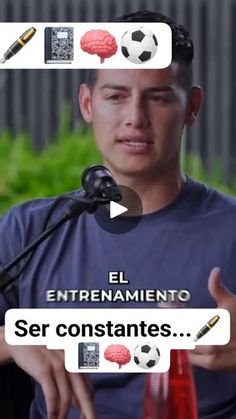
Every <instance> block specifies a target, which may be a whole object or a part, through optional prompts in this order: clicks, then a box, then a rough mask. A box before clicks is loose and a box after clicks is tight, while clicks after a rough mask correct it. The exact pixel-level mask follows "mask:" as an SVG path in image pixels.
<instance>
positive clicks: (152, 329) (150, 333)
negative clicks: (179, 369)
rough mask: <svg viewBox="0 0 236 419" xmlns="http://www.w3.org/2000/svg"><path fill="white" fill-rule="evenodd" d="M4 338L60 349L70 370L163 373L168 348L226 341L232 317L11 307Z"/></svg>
mask: <svg viewBox="0 0 236 419" xmlns="http://www.w3.org/2000/svg"><path fill="white" fill-rule="evenodd" d="M5 338H6V342H7V343H8V344H10V345H46V346H47V347H48V349H64V350H65V367H66V369H67V370H69V371H71V372H78V371H81V370H82V371H85V372H88V371H90V370H91V369H93V370H94V371H95V372H112V371H113V372H115V371H122V372H140V371H143V372H150V369H151V370H153V371H156V372H164V371H167V370H168V369H169V366H170V350H171V349H194V348H195V346H196V345H225V344H226V343H228V342H229V340H230V315H229V312H228V311H227V310H224V309H218V308H217V309H182V308H181V309H167V308H165V309H109V310H108V309H11V310H8V311H7V312H6V315H5Z"/></svg>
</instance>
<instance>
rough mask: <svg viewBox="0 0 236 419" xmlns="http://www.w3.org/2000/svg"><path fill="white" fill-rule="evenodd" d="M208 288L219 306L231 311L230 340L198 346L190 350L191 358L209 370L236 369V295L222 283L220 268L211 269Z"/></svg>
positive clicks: (193, 361) (193, 362) (194, 363)
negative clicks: (221, 343) (222, 343)
mask: <svg viewBox="0 0 236 419" xmlns="http://www.w3.org/2000/svg"><path fill="white" fill-rule="evenodd" d="M208 289H209V292H210V294H211V296H212V298H213V299H214V300H215V302H216V303H217V307H219V308H225V309H227V310H228V311H229V313H230V316H231V337H230V342H229V343H228V344H227V345H211V346H209V345H208V346H196V348H195V349H194V350H193V351H190V354H189V355H190V360H191V362H192V364H193V365H197V366H199V367H203V368H207V369H209V370H216V371H217V370H222V371H236V295H234V294H232V293H231V292H230V291H229V290H228V289H227V288H225V287H224V285H223V284H222V283H221V281H220V269H219V268H214V269H213V270H212V271H211V274H210V277H209V280H208Z"/></svg>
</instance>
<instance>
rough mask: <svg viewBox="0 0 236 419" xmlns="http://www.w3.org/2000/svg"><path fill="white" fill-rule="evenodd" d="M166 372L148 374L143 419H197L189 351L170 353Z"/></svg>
mask: <svg viewBox="0 0 236 419" xmlns="http://www.w3.org/2000/svg"><path fill="white" fill-rule="evenodd" d="M170 362H171V364H170V369H169V371H167V372H166V373H151V374H147V381H146V388H145V398H144V415H143V419H197V418H198V415H197V400H196V393H195V386H194V381H193V375H192V368H191V365H190V362H189V357H188V351H186V350H183V349H181V350H180V349H175V350H172V351H171V353H170Z"/></svg>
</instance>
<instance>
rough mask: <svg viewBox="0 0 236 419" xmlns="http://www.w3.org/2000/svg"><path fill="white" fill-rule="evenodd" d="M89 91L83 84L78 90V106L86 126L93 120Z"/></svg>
mask: <svg viewBox="0 0 236 419" xmlns="http://www.w3.org/2000/svg"><path fill="white" fill-rule="evenodd" d="M91 100H92V99H91V90H90V89H89V87H88V85H87V84H85V83H83V84H81V86H80V90H79V106H80V111H81V114H82V116H83V118H84V120H85V122H87V123H88V124H89V123H91V122H92V120H93V115H92V114H93V112H92V104H91Z"/></svg>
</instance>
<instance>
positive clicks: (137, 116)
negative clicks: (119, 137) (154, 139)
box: [125, 99, 149, 128]
mask: <svg viewBox="0 0 236 419" xmlns="http://www.w3.org/2000/svg"><path fill="white" fill-rule="evenodd" d="M125 123H126V125H127V126H133V127H134V128H145V127H147V126H148V125H149V118H148V112H147V109H146V106H145V103H144V100H142V99H139V100H132V101H131V102H130V103H129V106H128V108H127V109H126V110H125Z"/></svg>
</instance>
